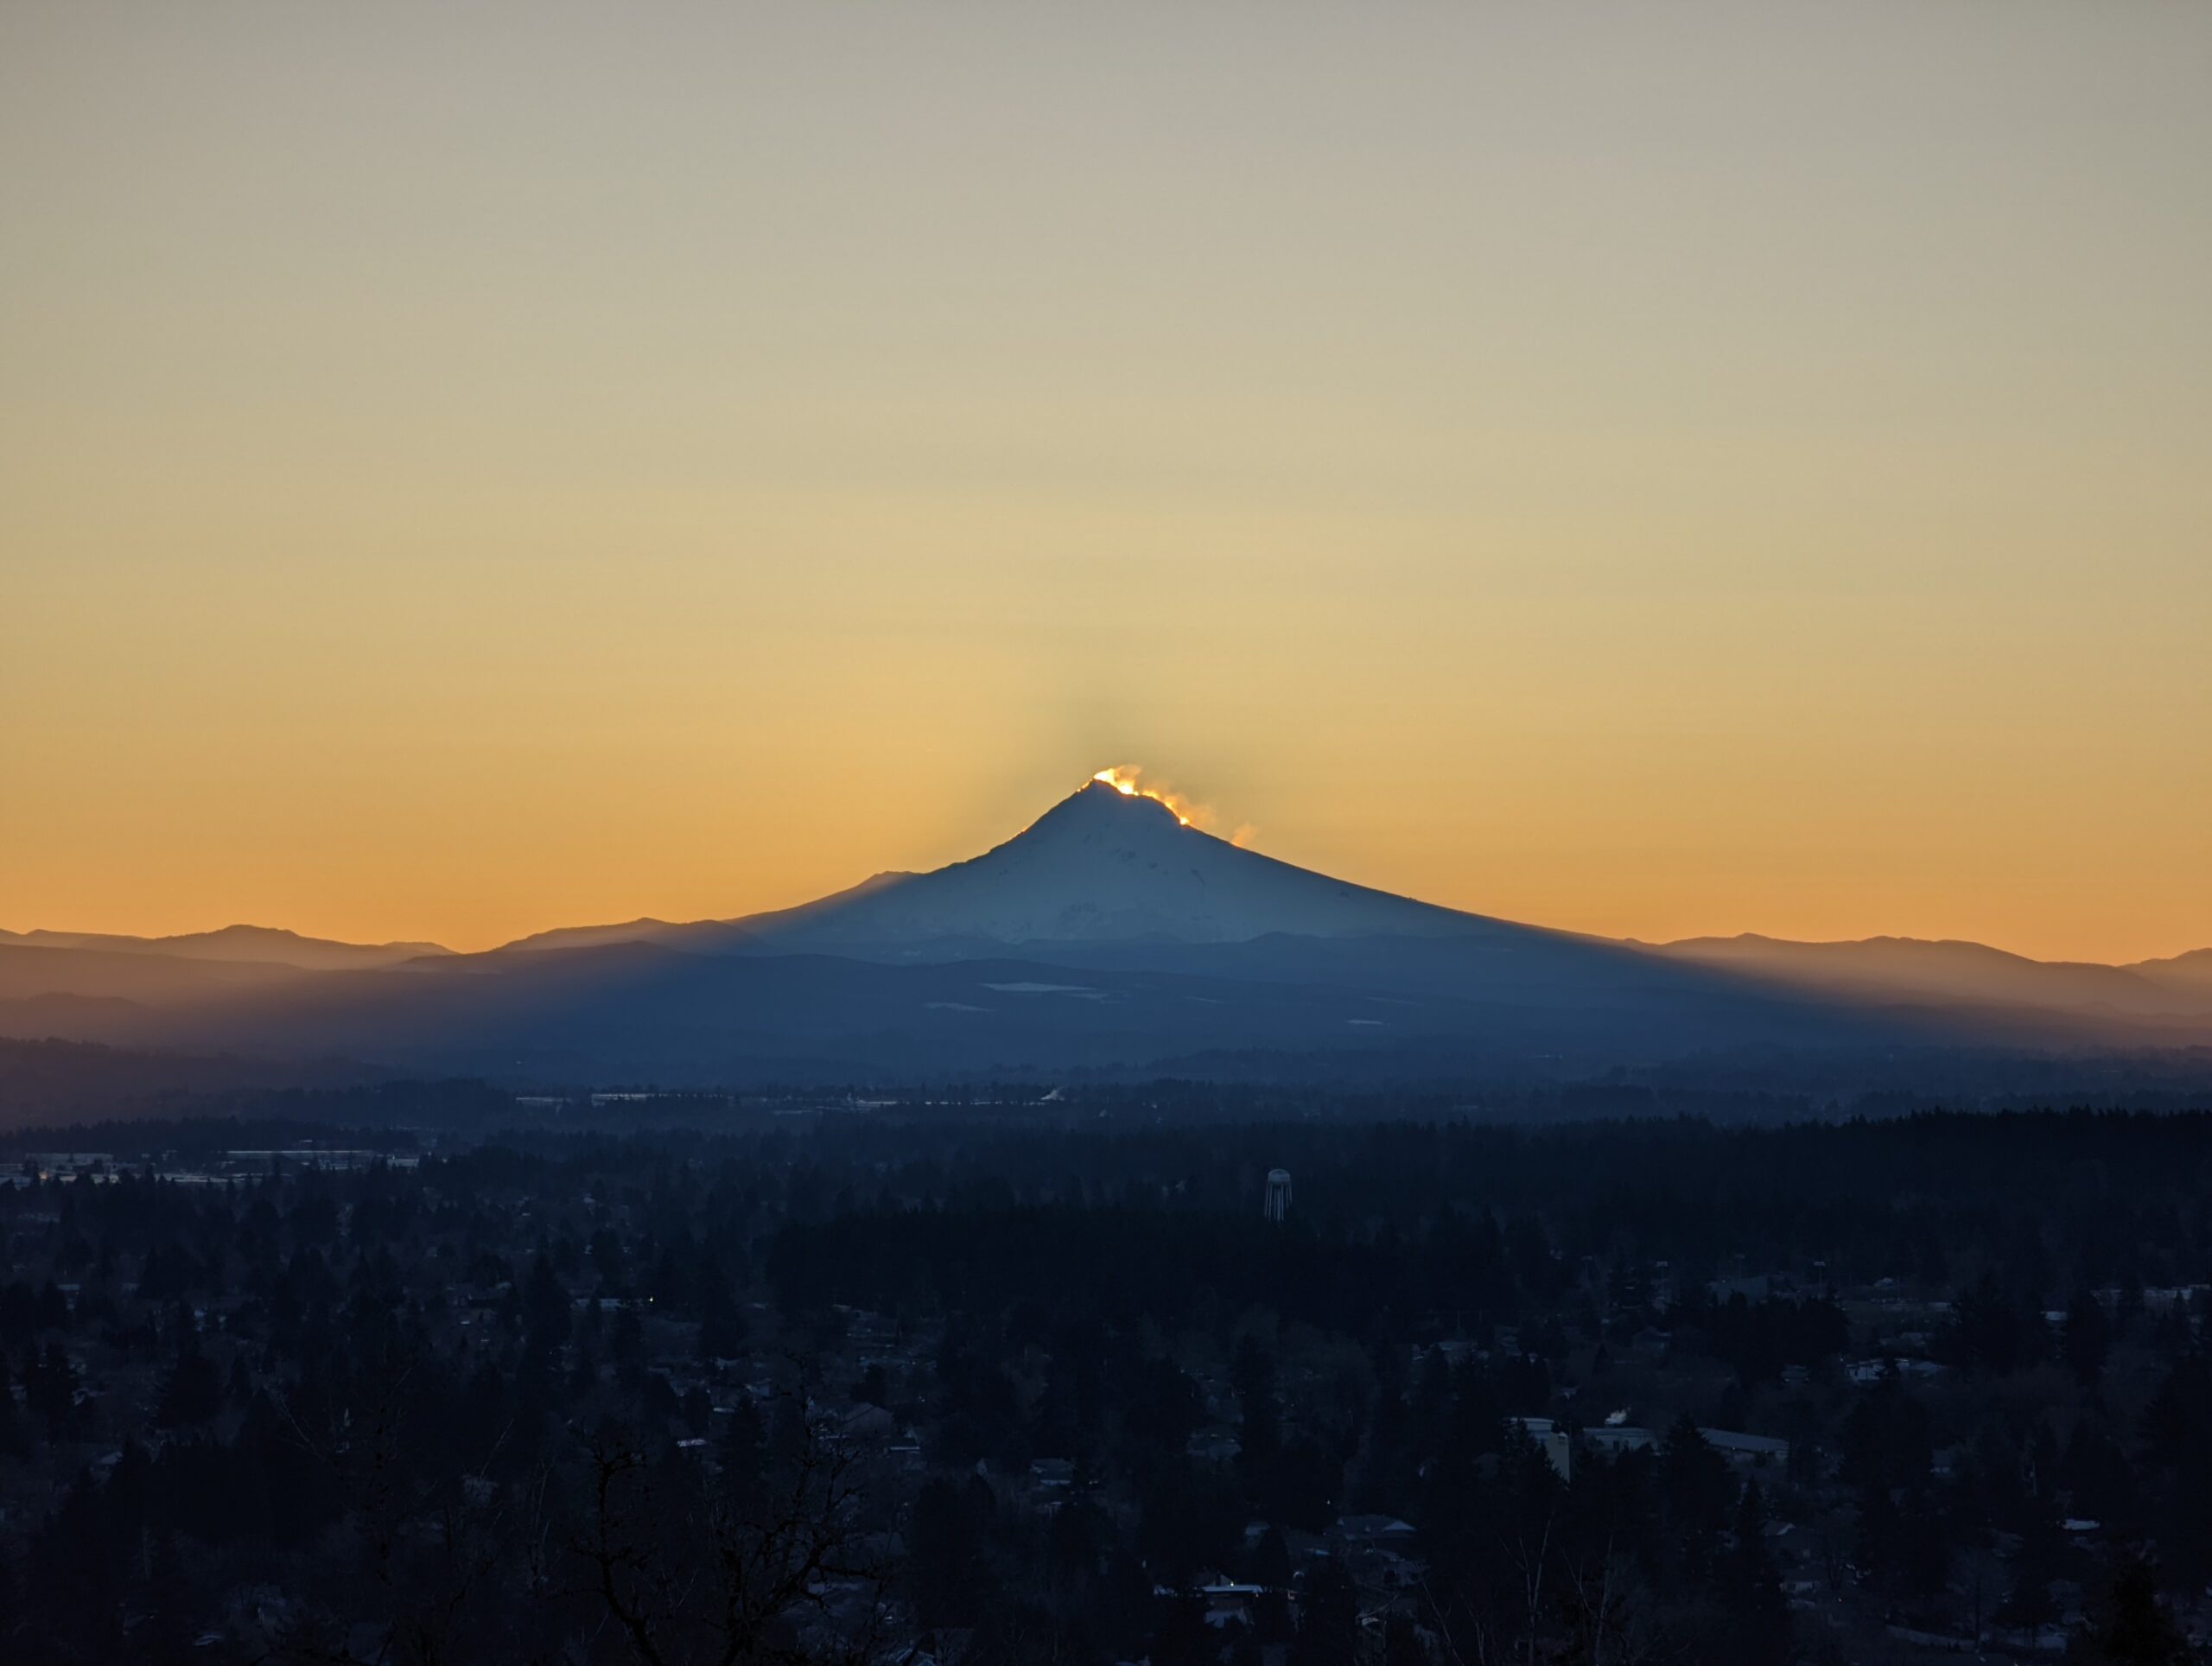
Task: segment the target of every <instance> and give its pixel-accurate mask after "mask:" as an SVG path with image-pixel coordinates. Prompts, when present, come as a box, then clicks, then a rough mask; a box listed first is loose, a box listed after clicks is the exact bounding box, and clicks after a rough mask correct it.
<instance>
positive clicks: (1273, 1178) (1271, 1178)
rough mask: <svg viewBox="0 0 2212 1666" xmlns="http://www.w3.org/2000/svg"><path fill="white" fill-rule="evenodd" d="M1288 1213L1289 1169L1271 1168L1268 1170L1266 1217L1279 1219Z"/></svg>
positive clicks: (1272, 1219)
mask: <svg viewBox="0 0 2212 1666" xmlns="http://www.w3.org/2000/svg"><path fill="white" fill-rule="evenodd" d="M1289 1213H1290V1171H1289V1170H1288V1169H1287V1168H1271V1169H1269V1170H1268V1219H1269V1220H1271V1221H1279V1220H1281V1219H1282V1218H1284V1217H1285V1216H1286V1215H1287V1214H1289Z"/></svg>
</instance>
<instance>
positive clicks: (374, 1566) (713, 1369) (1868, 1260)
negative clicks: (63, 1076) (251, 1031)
mask: <svg viewBox="0 0 2212 1666" xmlns="http://www.w3.org/2000/svg"><path fill="white" fill-rule="evenodd" d="M1185 1091H1191V1092H1195V1091H1197V1090H1175V1089H1159V1088H1154V1089H1147V1090H1143V1091H1129V1092H1127V1093H1117V1092H1116V1091H1110V1090H1090V1091H1084V1092H1083V1093H1079V1094H1076V1095H1072V1096H1063V1097H1062V1098H1061V1099H1059V1100H1057V1101H1055V1102H1054V1103H1052V1104H1051V1105H1049V1106H1032V1107H1030V1108H1029V1109H1027V1110H1026V1111H1022V1110H1017V1109H1014V1108H1010V1107H1009V1106H1007V1104H1005V1103H992V1102H991V1100H992V1096H988V1095H984V1096H979V1097H980V1098H981V1100H982V1103H976V1104H971V1105H969V1106H966V1107H962V1106H957V1105H947V1104H944V1103H923V1102H922V1101H921V1100H920V1099H916V1100H914V1101H912V1102H910V1103H900V1104H894V1105H892V1106H889V1107H878V1108H875V1109H872V1110H850V1109H844V1108H835V1109H829V1110H814V1111H812V1112H810V1113H809V1114H805V1115H788V1114H787V1115H782V1116H778V1115H775V1114H773V1111H772V1110H769V1109H765V1108H764V1109H758V1110H755V1111H753V1113H752V1114H747V1113H745V1112H744V1111H734V1112H733V1113H732V1120H731V1121H730V1122H727V1123H725V1124H724V1125H723V1126H721V1128H719V1129H691V1130H684V1131H674V1132H664V1133H652V1134H630V1135H618V1134H610V1133H603V1132H602V1133H584V1134H570V1133H561V1132H556V1131H552V1130H550V1129H543V1128H539V1129H531V1130H525V1131H519V1132H512V1133H509V1134H505V1135H496V1136H489V1137H481V1138H473V1139H470V1140H467V1141H454V1139H453V1138H451V1137H450V1136H441V1135H432V1134H429V1133H423V1134H420V1135H401V1136H394V1135H390V1134H384V1135H354V1134H349V1133H347V1132H346V1131H345V1130H344V1129H334V1128H333V1127H331V1126H330V1125H328V1124H327V1123H325V1122H322V1121H321V1120H320V1119H316V1118H310V1119H308V1120H306V1121H304V1122H301V1123H299V1124H297V1125H296V1126H293V1127H289V1128H288V1127H284V1126H282V1125H277V1124H270V1123H245V1124H241V1123H238V1122H212V1123H170V1124H163V1125H148V1124H129V1125H124V1124H118V1125H111V1126H109V1127H105V1128H101V1129H81V1128H79V1129H67V1130H60V1131H48V1132H46V1133H41V1134H40V1135H36V1136H26V1137H19V1138H16V1139H15V1140H14V1141H11V1142H10V1145H9V1146H8V1147H7V1148H4V1149H0V1173H8V1174H9V1175H10V1184H8V1185H5V1186H0V1243H4V1246H5V1249H6V1257H5V1264H4V1266H0V1510H4V1514H0V1656H4V1657H6V1658H9V1659H22V1660H26V1661H49V1660H50V1661H104V1660H112V1659H124V1658H130V1659H142V1660H149V1661H167V1660H180V1661H181V1660H186V1659H191V1660H200V1661H213V1662H221V1661H270V1662H277V1661H362V1662H366V1661H372V1660H374V1661H387V1660H408V1661H417V1662H429V1661H440V1660H447V1661H461V1660H482V1659H512V1660H542V1661H549V1662H550V1661H574V1662H597V1661H644V1662H677V1661H686V1662H688V1661H695V1660H715V1661H730V1662H735V1661H747V1660H761V1661H766V1660H799V1659H844V1660H853V1661H861V1660H869V1661H874V1660H901V1661H907V1662H911V1663H915V1666H918V1662H919V1660H920V1659H921V1658H922V1657H923V1656H927V1657H928V1658H931V1659H934V1660H938V1661H942V1662H944V1663H947V1666H950V1663H951V1662H954V1661H959V1662H964V1663H974V1666H993V1663H1000V1662H1004V1663H1016V1662H1030V1661H1052V1660H1057V1661H1066V1662H1097V1663H1106V1662H1110V1661H1116V1660H1136V1659H1148V1660H1150V1661H1152V1662H1154V1663H1155V1666H1178V1663H1205V1666H1244V1663H1251V1662H1263V1663H1275V1666H1321V1663H1349V1662H1354V1661H1361V1662H1368V1663H1386V1666H1414V1663H1438V1666H1446V1663H1474V1662H1485V1663H1486V1662H1491V1661H1498V1660H1505V1659H1513V1660H1545V1661H1550V1662H1554V1663H1565V1662H1586V1663H1591V1666H1600V1663H1620V1666H1626V1663H1630V1662H1633V1661H1677V1662H1683V1663H1690V1662H1722V1663H1726V1662H1744V1663H1782V1662H1788V1661H1793V1660H1807V1661H1815V1662H1821V1663H1827V1662H1837V1663H1840V1662H1844V1661H1879V1660H1886V1659H1892V1658H1894V1659H1909V1658H1916V1657H1918V1655H1917V1653H1916V1651H1917V1650H1922V1649H1923V1648H1928V1647H1935V1646H1961V1645H1962V1644H1964V1645H1972V1646H1975V1647H1978V1648H1979V1649H1980V1650H1981V1651H1982V1653H1983V1655H1984V1656H1985V1657H2008V1656H2018V1657H2023V1658H2026V1657H2049V1656H2050V1651H2051V1650H2059V1649H2063V1650H2069V1651H2070V1654H2071V1656H2072V1657H2074V1658H2078V1659H2086V1660H2093V1661H2122V1660H2169V1661H2171V1660H2181V1659H2184V1658H2189V1657H2190V1655H2189V1654H2188V1652H2187V1651H2188V1650H2190V1648H2191V1647H2192V1644H2190V1642H2189V1641H2188V1639H2189V1637H2190V1636H2191V1635H2192V1634H2193V1633H2194V1632H2196V1631H2200V1630H2201V1629H2202V1626H2203V1625H2204V1624H2205V1621H2206V1614H2205V1612H2204V1607H2203V1602H2202V1593H2204V1591H2205V1589H2206V1587H2207V1583H2208V1581H2212V1511H2208V1510H2205V1508H2204V1507H2203V1500H2204V1499H2205V1498H2206V1497H2212V1370H2208V1365H2207V1358H2206V1353H2205V1343H2206V1335H2205V1320H2206V1313H2207V1311H2208V1304H2207V1300H2206V1295H2207V1288H2208V1287H2212V1116H2204V1115H2198V1114H2191V1115H2177V1116H2145V1115H2127V1114H2118V1113H2089V1112H2077V1113H2068V1114H2038V1115H2012V1116H1958V1115H1929V1116H1914V1117H1909V1118H1904V1119H1898V1120H1892V1121H1882V1122H1846V1123H1841V1124H1817V1125H1804V1126H1791V1127H1783V1128H1770V1129H1757V1128H1754V1129H1732V1128H1723V1127H1717V1126H1714V1125H1712V1124H1709V1123H1705V1122H1673V1121H1650V1120H1637V1121H1631V1122H1613V1123H1606V1124H1585V1125H1577V1126H1573V1127H1565V1128H1559V1129H1549V1130H1536V1129H1526V1128H1509V1127H1497V1126H1491V1125H1485V1124H1482V1123H1478V1122H1467V1121H1449V1120H1395V1121H1387V1122H1375V1121H1361V1120H1357V1119H1351V1118H1332V1117H1324V1116H1306V1115H1304V1114H1302V1113H1300V1114H1298V1115H1297V1116H1296V1117H1295V1119H1294V1120H1286V1121H1274V1122H1231V1121H1206V1122H1198V1123H1197V1124H1195V1125H1192V1124H1190V1123H1187V1122H1185V1121H1183V1120H1182V1119H1180V1118H1179V1117H1178V1116H1176V1115H1175V1112H1176V1110H1177V1107H1176V1106H1175V1104H1174V1103H1173V1102H1174V1100H1175V1098H1176V1097H1177V1096H1178V1095H1179V1094H1180V1093H1183V1092H1185ZM781 1109H784V1110H790V1109H791V1107H782V1108H781ZM249 1135H250V1136H251V1137H248V1136H249ZM306 1140H315V1141H319V1143H318V1144H315V1145H307V1144H302V1143H301V1141H306ZM244 1146H250V1147H251V1148H253V1149H254V1151H255V1153H256V1154H255V1155H254V1156H252V1157H251V1158H241V1157H238V1156H234V1155H233V1153H234V1152H235V1151H236V1150H237V1148H239V1147H244ZM270 1148H285V1149H280V1150H279V1151H278V1152H277V1154H276V1155H275V1156H273V1157H272V1156H270V1155H268V1154H267V1153H268V1152H269V1150H270ZM349 1148H351V1149H349ZM70 1149H80V1150H91V1151H98V1152H102V1153H106V1154H109V1158H110V1160H108V1161H107V1162H105V1163H104V1164H103V1165H102V1166H101V1167H100V1168H99V1170H98V1171H97V1172H86V1173H74V1172H69V1171H67V1170H66V1169H65V1170H63V1171H59V1172H57V1171H54V1170H53V1169H52V1168H51V1167H49V1168H48V1169H46V1170H43V1171H41V1169H40V1167H39V1165H38V1164H37V1163H36V1162H35V1161H31V1162H29V1166H28V1167H26V1165H27V1160H28V1159H29V1155H30V1154H33V1153H38V1152H54V1151H63V1150H70ZM379 1152H380V1153H383V1154H385V1155H386V1156H387V1157H388V1158H389V1159H390V1160H385V1159H384V1158H379V1157H378V1156H377V1155H375V1154H376V1153H379ZM326 1160H328V1161H342V1162H343V1163H344V1164H346V1165H347V1166H346V1167H340V1168H337V1169H327V1168H323V1167H317V1165H318V1164H319V1163H321V1162H323V1161H326ZM1278 1167H1280V1168H1283V1169H1286V1170H1288V1171H1289V1172H1290V1174H1291V1177H1292V1202H1291V1205H1290V1207H1289V1211H1288V1214H1287V1218H1286V1219H1284V1220H1282V1221H1280V1222H1276V1221H1270V1220H1268V1219H1266V1218H1263V1216H1262V1208H1261V1202H1262V1196H1263V1193H1264V1190H1265V1186H1266V1183H1267V1175H1268V1172H1269V1171H1270V1170H1271V1169H1274V1168H1278Z"/></svg>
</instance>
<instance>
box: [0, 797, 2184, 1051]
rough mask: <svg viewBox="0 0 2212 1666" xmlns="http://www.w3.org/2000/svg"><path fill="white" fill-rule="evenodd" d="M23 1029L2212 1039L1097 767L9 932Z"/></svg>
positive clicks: (1979, 1045) (2084, 1045)
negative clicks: (934, 818) (809, 820)
mask: <svg viewBox="0 0 2212 1666" xmlns="http://www.w3.org/2000/svg"><path fill="white" fill-rule="evenodd" d="M0 1034H5V1035H15V1036H40V1037H43V1036H54V1037H60V1038H65V1039H70V1040H91V1041H99V1042H105V1043H107V1044H110V1045H113V1046H137V1047H162V1048H169V1049H188V1050H195V1051H201V1052H234V1053H237V1054H239V1055H242V1056H247V1057H255V1058H289V1059H353V1060H358V1061H363V1062H366V1063H372V1064H374V1065H378V1066H380V1067H388V1068H396V1069H406V1070H435V1071H456V1072H465V1073H472V1074H488V1075H493V1076H496V1077H499V1078H503V1079H513V1080H552V1081H564V1082H575V1081H605V1080H618V1079H619V1080H637V1081H657V1082H661V1083H664V1084H685V1083H742V1082H747V1081H761V1080H773V1081H786V1082H798V1081H817V1080H818V1081H855V1080H874V1081H885V1080H906V1081H918V1080H929V1079H946V1078H987V1077H991V1076H1005V1075H1020V1076H1027V1077H1034V1076H1037V1075H1040V1074H1041V1075H1046V1076H1050V1075H1056V1074H1076V1075H1093V1076H1101V1077H1114V1076H1121V1077H1130V1076H1151V1075H1160V1074H1163V1073H1169V1074H1179V1075H1189V1076H1194V1077H1207V1076H1223V1077H1236V1078H1245V1079H1253V1078H1268V1077H1269V1076H1271V1075H1277V1076H1283V1077H1287V1078H1299V1079H1312V1078H1314V1077H1316V1076H1317V1075H1318V1076H1319V1077H1324V1078H1332V1079H1337V1078H1360V1079H1369V1080H1378V1081H1390V1080H1408V1081H1409V1080H1427V1081H1437V1080H1446V1079H1462V1080H1469V1081H1474V1080H1484V1079H1488V1080H1516V1081H1526V1080H1530V1079H1567V1078H1587V1077H1590V1076H1592V1075H1598V1074H1602V1073H1605V1072H1608V1071H1611V1072H1615V1073H1618V1072H1620V1071H1636V1070H1638V1069H1648V1068H1653V1067H1658V1066H1662V1065H1669V1064H1670V1063H1678V1062H1679V1061H1681V1060H1683V1059H1690V1058H1716V1059H1719V1058H1729V1057H1739V1056H1759V1057H1766V1058H1771V1057H1775V1056H1777V1055H1780V1056H1787V1057H1789V1058H1792V1059H1797V1060H1800V1061H1801V1063H1802V1067H1803V1069H1804V1071H1806V1072H1807V1073H1808V1075H1812V1076H1817V1075H1820V1074H1821V1073H1823V1072H1826V1073H1827V1074H1830V1075H1834V1074H1835V1073H1836V1072H1838V1071H1846V1070H1861V1069H1863V1068H1864V1062H1865V1061H1866V1060H1867V1059H1879V1058H1881V1057H1884V1056H1885V1055H1895V1054H1897V1052H1898V1051H1899V1050H1910V1051H1916V1052H1918V1051H1924V1050H1926V1049H1929V1048H1969V1049H1983V1050H1994V1051H1997V1052H2010V1053H2018V1052H2050V1051H2053V1050H2057V1051H2061V1052H2066V1051H2072V1052H2091V1051H2102V1052H2111V1051H2113V1050H2143V1049H2190V1048H2199V1047H2203V1046H2206V1045H2207V1044H2208V1043H2212V954H2207V953H2200V954H2197V955H2194V956H2182V957H2177V958H2176V959H2174V960H2171V961H2164V962H2154V963H2144V964H2141V965H2137V966H2132V967H2114V966H2088V965H2061V964H2050V963H2042V962H2037V961H2031V960H2025V959H2022V958H2020V957H2016V956H2011V955H2005V954H2002V953H2000V952H1999V951H1995V950H1990V949H1986V948H1982V947H1981V946H1980V945H1978V944H1948V943H1946V944H1928V943H1916V942H1912V941H1910V940H1904V939H1876V940H1873V941H1872V942H1868V943H1858V944H1789V943H1783V942H1778V941H1776V940H1773V939H1768V938H1726V939H1697V940H1693V941H1690V942H1687V943H1681V944H1667V945H1659V946H1656V947H1655V946H1649V945H1643V944H1630V943H1618V942H1612V941H1609V940H1605V939H1602V938H1590V937H1583V936H1577V935H1573V934H1569V933H1564V932H1552V931H1547V930H1543V929H1541V928H1539V927H1535V926H1529V925H1516V924H1514V923H1511V922H1509V921H1504V920H1498V919H1490V918H1487V917H1484V916H1482V915H1478V914H1471V913H1465V912H1459V911H1457V910H1453V909H1449V908H1443V907H1439V906H1434V905H1432V904H1428V903H1424V902H1420V901H1416V900H1412V899H1410V898H1406V897H1401V896H1395V895H1393V894H1391V893H1387V892H1382V891H1376V890H1372V889H1370V888H1368V887H1362V886H1357V885H1353V884H1350V883H1348V882H1345V881H1340V880H1337V879H1332V878H1331V877H1329V876H1327V875H1325V874H1316V873H1313V872H1311V871H1309V870H1306V869H1304V868H1297V867H1294V866H1292V865H1291V864H1289V863H1287V862H1279V861H1276V860H1275V859H1274V858H1272V857H1269V856H1266V855H1261V854H1259V853H1258V852H1256V851H1252V850H1248V849H1240V848H1238V847H1237V846H1236V845H1234V844H1232V843H1229V842H1227V841H1225V840H1222V839H1219V838H1217V837H1214V836H1211V835H1209V834H1207V833H1205V832H1203V831H1200V830H1198V829H1195V828H1192V827H1189V826H1187V825H1185V824H1184V823H1182V822H1181V821H1180V819H1179V817H1177V816H1176V815H1175V813H1174V812H1173V811H1171V810H1169V809H1168V808H1167V807H1166V805H1164V804H1160V803H1158V802H1156V801H1154V800H1153V799H1151V798H1145V797H1141V796H1136V795H1132V794H1128V793H1125V792H1121V791H1119V790H1117V789H1116V788H1115V787H1113V786H1111V785H1106V784H1104V783H1093V784H1091V785H1086V786H1085V787H1084V788H1083V789H1082V790H1081V791H1079V792H1076V793H1075V794H1073V795H1072V796H1071V797H1070V798H1066V799H1065V800H1064V801H1062V802H1061V803H1060V804H1057V805H1055V806H1053V807H1052V809H1051V810H1049V811H1047V812H1046V814H1045V815H1044V816H1042V817H1039V819H1038V820H1037V821H1036V822H1035V823H1033V824H1032V825H1031V826H1030V827H1028V828H1027V830H1024V831H1023V832H1021V833H1020V835H1018V836H1015V837H1014V838H1012V839H1010V840H1008V841H1007V842H1006V843H1003V844H1001V845H999V846H997V847H996V848H995V849H991V850H989V851H987V852H985V853H984V854H983V855H980V856H977V857H975V858H973V859H972V860H970V861H967V862H957V863H954V864H953V865H951V866H950V867H947V868H939V869H938V870H936V871H934V872H931V873H923V874H906V873H893V874H879V875H877V876H876V877H874V879H871V880H868V881H865V882H863V883H862V884H860V885H857V886H855V887H852V888H851V889H849V890H847V891H843V892H840V893H836V894H834V895H831V896H828V897H824V898H823V899H821V900H817V901H815V902H812V903H809V904H806V905H804V906H799V907H796V908H790V909H785V910H781V911H778V912H771V913H763V914H755V915H752V916H748V917H745V918H741V919H728V920H700V921H692V922H688V923H671V922H667V921H661V920H653V919H640V920H634V921H631V922H628V923H627V924H623V925H600V926H588V927H578V928H571V929H566V930H560V931H553V932H545V933H543V934H541V935H538V936H536V937H531V938H524V939H522V940H521V941H518V942H516V943H513V944H508V945H506V946H505V947H504V948H501V949H498V950H494V951H490V952H488V953H484V954H473V955H457V954H453V953H450V952H448V951H445V950H443V949H441V948H439V947H438V946H437V945H435V944H378V945H356V944H339V943H330V942H326V941H321V940H317V939H311V938H301V937H298V936H296V935H295V934H293V933H291V932H278V931H270V930H266V929H264V928H257V927H246V926H238V927H232V928H228V929H227V930H225V931H222V932H208V933H203V934H199V935H197V936H193V937H185V938H118V937H105V936H92V935H88V934H79V933H65V932H29V933H24V934H20V935H19V934H15V933H0ZM1850 1061H1856V1062H1850ZM2207 1073H2208V1075H2212V1066H2208V1071H2207Z"/></svg>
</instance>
